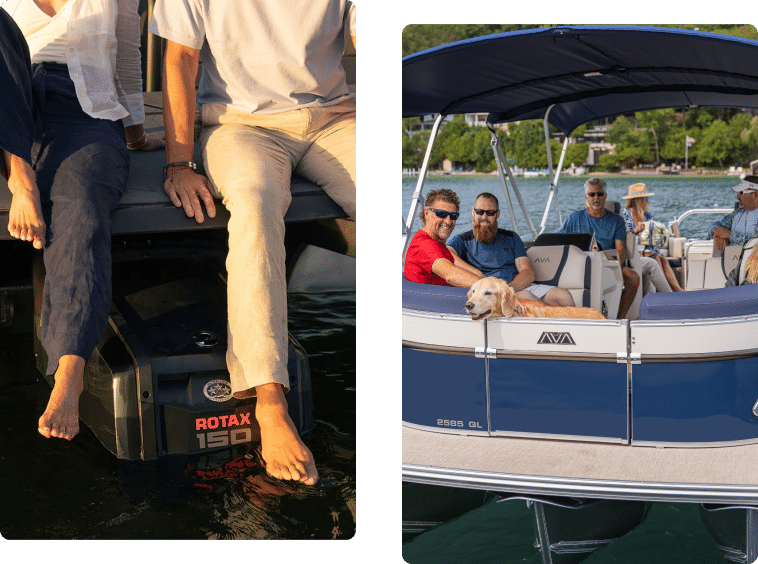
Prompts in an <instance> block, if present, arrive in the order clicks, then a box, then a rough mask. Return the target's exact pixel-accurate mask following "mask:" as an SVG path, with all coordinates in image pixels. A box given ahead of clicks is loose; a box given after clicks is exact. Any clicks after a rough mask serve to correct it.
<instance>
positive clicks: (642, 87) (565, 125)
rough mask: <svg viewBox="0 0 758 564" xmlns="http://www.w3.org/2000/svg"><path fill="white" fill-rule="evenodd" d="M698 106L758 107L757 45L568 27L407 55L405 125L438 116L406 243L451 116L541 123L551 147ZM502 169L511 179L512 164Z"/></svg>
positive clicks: (663, 32) (710, 36) (696, 35)
mask: <svg viewBox="0 0 758 564" xmlns="http://www.w3.org/2000/svg"><path fill="white" fill-rule="evenodd" d="M697 106H720V107H737V108H749V109H758V42H756V41H753V40H749V39H742V38H739V37H732V36H727V35H720V34H714V33H705V32H699V31H690V30H682V29H675V28H656V27H642V26H639V27H637V26H566V27H554V28H543V29H530V30H523V31H515V32H509V33H502V34H497V35H488V36H484V37H477V38H474V39H468V40H465V41H458V42H456V43H450V44H447V45H443V46H441V47H436V48H434V49H429V50H426V51H422V52H420V53H416V54H414V55H410V56H408V57H405V58H403V117H417V116H423V115H429V114H439V116H440V117H439V118H438V120H437V124H436V126H435V129H434V131H433V132H432V136H431V138H430V141H429V143H430V145H429V148H428V150H427V154H426V158H425V161H424V166H423V167H422V171H421V175H420V177H419V183H418V186H417V188H416V193H415V194H414V198H413V204H412V205H411V210H412V211H411V214H409V216H408V221H407V222H406V237H409V236H410V235H411V226H412V221H413V216H414V215H415V212H416V210H417V208H418V204H419V202H422V201H423V200H422V197H421V188H422V187H423V182H424V176H425V174H426V172H427V170H428V165H429V163H428V160H429V157H430V155H431V147H432V145H433V143H434V138H435V137H436V132H437V130H438V128H439V124H440V123H441V121H442V119H443V118H444V116H447V115H450V114H454V113H467V112H476V113H484V112H486V113H488V114H489V117H488V122H489V123H490V124H496V123H506V122H512V121H520V120H526V119H543V121H544V124H545V131H546V140H549V137H548V134H547V128H548V125H549V124H550V125H553V126H555V127H557V128H558V129H559V130H560V131H561V132H563V133H564V134H565V135H566V136H568V135H570V134H571V132H572V131H573V130H574V129H575V128H576V127H577V126H579V125H581V124H583V123H586V122H588V121H592V120H597V119H601V118H605V117H612V116H617V115H621V114H627V113H633V112H638V111H644V110H653V109H662V108H682V107H697ZM566 147H567V145H566V144H564V148H563V153H562V154H561V159H560V161H559V163H558V167H557V168H558V170H557V173H556V176H555V178H553V177H552V162H551V160H552V159H551V156H550V151H549V150H548V152H547V154H548V159H549V167H550V169H551V192H550V198H549V200H548V203H547V207H546V209H545V214H544V216H543V221H542V224H541V230H544V225H545V221H546V218H547V214H548V211H549V209H550V205H551V203H552V200H553V199H557V179H558V176H559V174H560V169H561V167H562V162H563V156H564V155H565V150H566ZM495 152H496V155H497V150H496V151H495ZM498 160H499V159H498ZM498 166H499V168H500V167H501V166H502V168H503V169H504V170H505V171H506V173H507V172H508V169H507V163H505V161H503V163H502V165H501V164H500V163H499V165H498ZM511 181H512V177H511ZM504 182H505V181H504ZM514 189H515V190H516V191H517V189H516V188H515V185H514ZM506 192H507V191H506ZM527 216H528V214H527ZM559 219H560V211H559ZM512 220H513V217H512ZM514 228H515V226H514ZM406 246H407V239H406V241H405V245H404V247H403V250H405V247H406Z"/></svg>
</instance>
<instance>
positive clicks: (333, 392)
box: [0, 293, 355, 539]
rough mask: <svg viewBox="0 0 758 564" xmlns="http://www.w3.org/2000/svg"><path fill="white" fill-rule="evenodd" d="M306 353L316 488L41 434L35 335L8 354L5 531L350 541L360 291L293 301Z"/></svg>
mask: <svg viewBox="0 0 758 564" xmlns="http://www.w3.org/2000/svg"><path fill="white" fill-rule="evenodd" d="M289 319H290V331H291V332H292V334H293V335H294V336H295V338H296V339H297V340H298V341H299V342H300V344H301V345H303V347H304V348H305V350H306V351H308V353H309V355H310V366H311V374H312V378H313V393H314V403H315V408H314V413H315V417H316V420H317V423H316V429H315V431H314V433H313V436H312V437H310V439H309V443H308V444H309V447H310V448H311V450H312V451H313V454H314V456H315V458H316V464H317V467H318V471H319V475H320V477H321V479H320V481H319V483H318V484H316V485H315V486H306V485H304V484H298V483H290V482H280V481H277V480H273V479H271V478H269V477H268V475H267V474H266V472H265V470H264V469H263V468H262V466H261V464H260V461H259V459H258V456H257V453H255V452H252V453H247V454H238V455H235V456H232V455H231V454H227V453H221V454H218V455H215V456H213V455H212V456H207V455H206V456H191V457H190V456H172V457H169V458H167V459H162V460H159V461H154V462H127V461H119V460H117V459H115V458H114V457H113V456H111V455H110V453H108V452H107V451H106V450H105V448H103V447H102V446H101V445H100V443H99V442H98V441H97V439H96V438H95V437H94V435H93V434H92V433H91V432H90V431H89V429H87V428H83V429H82V431H81V433H80V435H79V436H78V437H77V438H76V439H75V440H74V441H72V442H71V443H68V442H66V441H61V440H46V439H44V438H43V437H41V436H40V435H39V434H38V433H37V419H38V418H39V416H40V415H41V414H42V411H43V410H44V407H45V405H46V404H47V400H48V398H49V396H50V389H49V387H48V386H47V384H46V383H45V382H44V381H43V380H42V378H41V377H39V376H38V375H37V372H36V370H35V367H34V353H33V350H32V339H31V336H30V335H29V334H3V335H2V343H3V344H2V347H0V499H2V500H3V501H2V504H1V505H0V533H2V535H3V537H5V538H7V539H71V538H79V539H85V538H86V539H206V538H218V539H243V538H244V539H263V538H268V539H276V538H279V539H346V538H351V537H352V536H353V534H354V532H355V294H354V293H342V294H334V295H319V296H308V295H291V296H290V298H289Z"/></svg>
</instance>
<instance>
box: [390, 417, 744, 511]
mask: <svg viewBox="0 0 758 564" xmlns="http://www.w3.org/2000/svg"><path fill="white" fill-rule="evenodd" d="M402 474H403V481H405V482H414V483H419V484H432V485H440V486H449V487H457V488H466V489H479V490H487V491H492V492H507V493H509V494H525V497H528V495H529V494H531V495H541V496H560V497H579V498H598V499H618V500H645V501H665V502H676V503H713V504H730V505H732V504H737V505H750V506H758V444H748V445H739V446H724V447H713V448H708V447H697V448H681V447H674V448H659V447H649V446H630V445H625V444H609V443H590V442H574V441H560V440H551V439H528V438H512V437H487V436H476V435H457V434H449V433H436V432H433V431H424V430H420V429H416V428H411V427H406V426H403V466H402Z"/></svg>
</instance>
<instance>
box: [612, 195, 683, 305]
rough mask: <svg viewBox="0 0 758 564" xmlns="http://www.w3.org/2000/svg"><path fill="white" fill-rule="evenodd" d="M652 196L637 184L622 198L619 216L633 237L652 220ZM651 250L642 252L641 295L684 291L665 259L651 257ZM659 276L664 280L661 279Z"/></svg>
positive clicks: (646, 249) (661, 256) (649, 247)
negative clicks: (624, 201) (624, 202)
mask: <svg viewBox="0 0 758 564" xmlns="http://www.w3.org/2000/svg"><path fill="white" fill-rule="evenodd" d="M654 194H655V192H648V191H647V186H645V184H644V183H642V182H638V183H636V184H632V185H631V186H629V193H628V194H627V195H626V196H622V198H623V199H624V200H626V205H625V206H624V207H623V208H621V215H622V216H623V217H624V221H625V222H626V228H627V230H629V231H631V232H632V233H634V234H635V235H639V234H640V233H641V232H642V231H643V230H644V229H645V222H647V221H652V219H653V214H652V213H651V212H650V211H649V210H648V198H649V197H650V196H653V195H654ZM653 248H654V245H647V246H646V248H645V249H644V250H643V252H642V259H643V260H642V274H643V280H644V281H645V284H644V285H643V294H648V293H650V291H652V290H654V291H657V292H671V291H672V290H673V291H674V292H682V291H684V290H683V288H682V287H681V286H680V285H679V282H678V281H677V279H676V275H675V274H674V271H673V270H672V269H671V265H670V264H669V261H668V260H667V259H666V257H664V256H663V255H661V254H656V256H655V257H651V254H652V252H653ZM653 261H655V262H656V263H658V266H659V268H655V264H654V263H653ZM646 273H647V276H646ZM661 274H662V275H663V276H664V277H665V279H662V278H661ZM651 286H652V288H651Z"/></svg>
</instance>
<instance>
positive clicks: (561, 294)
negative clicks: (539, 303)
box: [543, 288, 576, 307]
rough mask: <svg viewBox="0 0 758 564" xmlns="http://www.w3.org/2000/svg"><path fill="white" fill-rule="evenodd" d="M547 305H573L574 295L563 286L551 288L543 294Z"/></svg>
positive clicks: (574, 304)
mask: <svg viewBox="0 0 758 564" xmlns="http://www.w3.org/2000/svg"><path fill="white" fill-rule="evenodd" d="M543 301H544V302H545V303H546V304H547V305H550V306H557V307H575V306H576V303H575V302H574V297H573V296H572V295H571V292H569V291H568V290H566V289H565V288H552V289H550V290H548V292H547V294H545V297H544V300H543Z"/></svg>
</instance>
